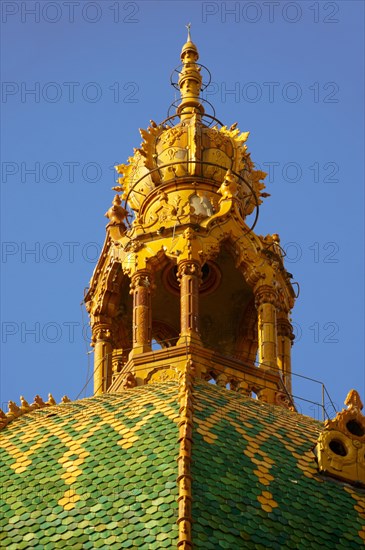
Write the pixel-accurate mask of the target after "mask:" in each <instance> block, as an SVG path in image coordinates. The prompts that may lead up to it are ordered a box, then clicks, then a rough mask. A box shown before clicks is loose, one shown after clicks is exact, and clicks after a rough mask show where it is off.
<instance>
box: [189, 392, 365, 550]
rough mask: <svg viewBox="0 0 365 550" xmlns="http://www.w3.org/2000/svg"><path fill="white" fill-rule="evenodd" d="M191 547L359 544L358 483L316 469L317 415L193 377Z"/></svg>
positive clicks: (363, 508)
mask: <svg viewBox="0 0 365 550" xmlns="http://www.w3.org/2000/svg"><path fill="white" fill-rule="evenodd" d="M195 391H196V395H197V396H199V397H197V398H196V402H195V414H194V419H195V425H196V430H195V431H194V436H193V439H194V445H193V461H192V479H193V485H192V491H193V507H192V515H193V518H194V519H195V521H194V523H193V541H194V546H195V548H204V549H209V548H212V549H213V548H214V549H217V548H230V549H232V548H252V549H253V548H255V549H257V550H259V549H262V550H263V549H265V548H271V549H277V550H279V549H280V550H281V549H288V550H289V549H290V550H293V549H294V548H295V549H300V548H303V549H304V548H318V549H319V548H331V549H333V548H339V549H342V548H343V549H349V548H363V547H364V546H365V491H364V490H360V489H356V490H355V489H354V488H353V487H352V486H350V485H348V484H345V483H341V482H338V481H336V480H333V479H331V478H324V477H323V476H321V475H320V474H319V473H318V471H317V465H316V462H315V460H314V454H313V452H312V450H311V449H312V447H313V445H314V444H315V442H316V441H317V438H318V434H319V431H320V430H321V429H322V423H320V422H317V421H315V420H313V419H311V418H309V417H307V416H302V415H299V414H297V413H293V412H290V411H288V410H287V409H284V408H280V407H277V406H270V405H267V404H264V403H261V402H259V401H257V400H253V399H244V398H242V397H241V396H240V395H238V394H237V393H235V392H230V391H225V390H224V389H223V390H222V389H221V388H218V387H216V386H213V387H209V386H208V385H207V384H206V383H199V384H197V385H196V388H195Z"/></svg>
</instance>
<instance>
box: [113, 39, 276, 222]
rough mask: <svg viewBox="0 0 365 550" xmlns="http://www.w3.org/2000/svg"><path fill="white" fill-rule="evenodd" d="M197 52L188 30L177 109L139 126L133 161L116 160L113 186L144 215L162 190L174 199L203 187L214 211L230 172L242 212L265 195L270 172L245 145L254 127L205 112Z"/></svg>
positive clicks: (201, 192) (207, 201) (249, 211)
mask: <svg viewBox="0 0 365 550" xmlns="http://www.w3.org/2000/svg"><path fill="white" fill-rule="evenodd" d="M198 58H199V54H198V50H197V48H196V46H195V44H193V43H192V42H191V39H190V34H189V36H188V41H187V42H186V43H185V44H184V46H183V48H182V52H181V61H182V64H181V67H180V68H179V71H178V74H179V77H178V82H177V83H176V84H175V86H176V87H177V88H179V90H180V94H181V102H180V104H179V105H178V106H177V109H176V114H175V115H173V116H169V117H168V118H167V119H166V120H165V121H164V122H162V123H161V124H156V123H155V122H154V121H152V120H151V121H150V126H149V127H148V128H147V130H140V133H141V136H142V138H143V142H142V144H141V147H140V148H139V149H135V150H134V155H133V156H132V157H130V158H129V159H128V164H120V165H118V166H116V169H117V171H118V173H119V174H120V178H119V179H118V183H119V184H120V185H119V187H115V188H114V189H115V190H117V191H123V193H124V195H123V196H124V199H125V201H126V203H128V205H129V206H130V207H131V208H132V210H134V211H135V212H136V213H138V214H137V215H138V217H139V218H141V216H142V217H143V218H144V219H146V213H147V219H148V216H149V213H148V210H149V207H150V204H151V202H154V201H156V200H157V201H158V200H159V194H160V193H161V192H163V193H165V194H168V195H169V200H170V202H171V203H173V202H176V201H177V200H178V198H179V195H181V193H183V194H187V193H188V192H189V191H191V192H192V194H193V193H194V192H198V193H199V195H200V196H203V195H204V199H205V201H206V206H207V208H208V210H209V209H210V210H211V211H215V209H216V207H217V204H218V201H219V200H220V199H221V194H220V193H219V189H220V187H221V185H222V184H223V182H224V180H225V178H226V177H227V173H229V175H230V177H231V178H234V179H235V185H236V186H237V199H238V200H239V202H240V210H241V215H242V217H243V218H245V216H247V215H249V214H251V213H252V211H253V210H254V209H255V207H257V206H258V205H259V204H260V203H261V198H260V197H265V196H266V194H265V193H262V190H263V189H264V187H265V186H264V184H263V183H262V182H261V180H262V179H264V178H265V176H266V174H265V173H264V172H261V171H260V170H255V168H254V164H253V162H252V161H251V158H250V154H249V153H248V152H247V146H246V145H245V142H246V140H247V138H248V135H249V132H243V133H241V132H240V131H239V129H238V128H237V124H236V123H235V124H233V125H232V126H230V127H227V126H224V125H222V123H221V122H219V121H218V120H217V119H216V118H215V117H214V116H211V115H208V114H206V113H205V109H204V100H203V99H202V98H201V97H200V92H201V90H202V89H203V84H202V76H201V66H200V65H199V64H198V63H197V60H198ZM208 203H209V205H208ZM191 206H193V205H191ZM193 208H194V206H193ZM210 210H209V211H210ZM208 215H211V214H209V212H207V213H206V216H208Z"/></svg>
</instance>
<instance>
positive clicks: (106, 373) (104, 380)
mask: <svg viewBox="0 0 365 550" xmlns="http://www.w3.org/2000/svg"><path fill="white" fill-rule="evenodd" d="M93 341H94V342H95V343H94V395H99V394H100V393H103V392H105V391H106V390H107V389H108V387H109V385H110V383H111V376H112V352H113V345H112V339H111V328H110V325H107V324H99V325H96V326H95V327H93Z"/></svg>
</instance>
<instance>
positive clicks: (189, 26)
mask: <svg viewBox="0 0 365 550" xmlns="http://www.w3.org/2000/svg"><path fill="white" fill-rule="evenodd" d="M185 27H186V28H187V29H188V38H187V40H186V41H187V42H191V34H190V29H191V23H188V24H187V25H185Z"/></svg>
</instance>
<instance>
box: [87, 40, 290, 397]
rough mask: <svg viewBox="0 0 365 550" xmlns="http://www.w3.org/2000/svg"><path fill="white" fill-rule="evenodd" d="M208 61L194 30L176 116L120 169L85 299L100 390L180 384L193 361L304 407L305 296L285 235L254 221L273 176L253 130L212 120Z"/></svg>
mask: <svg viewBox="0 0 365 550" xmlns="http://www.w3.org/2000/svg"><path fill="white" fill-rule="evenodd" d="M198 58H199V54H198V50H197V48H196V46H195V44H193V42H192V41H191V38H190V33H189V36H188V41H187V42H186V43H185V44H184V46H183V48H182V51H181V62H182V64H181V69H180V71H179V78H178V87H179V89H180V94H181V101H180V103H179V105H178V107H177V109H176V114H175V115H173V116H171V117H169V118H168V119H166V120H165V121H164V122H162V123H161V124H156V123H155V122H153V121H151V124H150V126H149V128H148V129H147V130H141V136H142V138H143V142H142V144H141V147H140V148H139V149H136V150H135V152H134V155H133V156H132V157H131V158H129V159H128V161H129V162H128V164H121V165H119V166H117V167H116V168H117V171H118V172H119V174H120V178H119V180H118V183H119V186H118V187H115V188H114V189H115V190H116V191H117V192H118V194H117V195H116V196H115V198H114V201H113V206H112V207H111V208H110V210H108V212H107V213H106V216H107V217H108V218H109V220H110V221H109V224H108V225H107V234H106V239H105V245H104V248H103V251H102V255H101V258H100V260H99V262H98V264H97V266H96V269H95V272H94V275H93V277H92V280H91V284H90V289H89V291H88V292H87V295H86V298H85V301H86V305H87V309H88V311H89V313H90V318H91V326H92V334H93V345H94V347H95V363H94V392H95V394H96V395H97V394H100V393H102V392H105V391H110V392H115V391H119V390H120V388H121V387H123V386H124V385H125V384H128V386H129V387H130V386H131V385H132V384H134V385H143V384H148V383H150V382H153V381H156V380H166V379H169V378H176V377H177V376H178V373H179V372H184V370H185V369H186V368H187V367H186V365H187V364H193V365H194V375H195V376H197V377H199V378H202V379H205V380H209V379H214V380H215V381H216V382H217V384H219V385H221V386H224V387H225V386H227V385H228V386H229V387H230V388H231V389H233V390H236V391H239V392H241V393H243V394H245V395H251V394H252V393H255V394H256V395H257V397H258V399H259V400H262V401H265V402H267V403H282V404H284V405H285V406H293V403H292V399H291V364H290V353H291V345H292V341H293V333H292V327H291V324H290V321H289V315H290V310H291V308H292V307H293V305H294V298H295V294H294V290H293V287H292V285H291V283H290V275H289V274H288V272H287V271H286V270H285V267H284V264H283V258H282V251H281V248H280V244H279V242H280V241H279V237H278V235H276V234H274V235H267V236H266V237H262V236H259V235H256V234H255V233H254V231H253V227H252V222H251V226H250V224H249V222H248V221H247V218H248V216H250V215H251V217H254V214H256V219H257V214H258V208H259V205H260V204H261V202H262V200H261V198H262V197H265V196H267V194H266V193H263V189H264V187H265V186H264V184H263V183H262V180H263V179H264V177H265V175H266V174H265V173H264V172H261V171H259V170H255V168H254V164H253V162H252V161H251V158H250V154H249V153H248V152H247V146H246V145H245V142H246V140H247V138H248V132H244V133H241V132H240V131H239V130H238V128H237V127H236V126H237V124H233V125H232V126H231V127H230V128H228V127H226V126H223V125H222V124H221V123H220V122H219V121H218V120H217V119H215V118H214V117H212V116H209V115H207V114H206V113H205V110H204V102H203V100H202V99H201V98H200V97H199V94H200V90H201V88H202V76H201V67H200V65H199V64H198V63H197V61H198ZM119 193H121V195H120V194H119ZM130 218H133V221H130ZM254 221H255V220H254ZM153 341H155V342H157V343H158V344H159V345H160V347H161V349H159V350H158V351H156V350H154V349H153V346H152V342H153ZM257 356H258V360H257ZM187 361H188V362H187Z"/></svg>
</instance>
